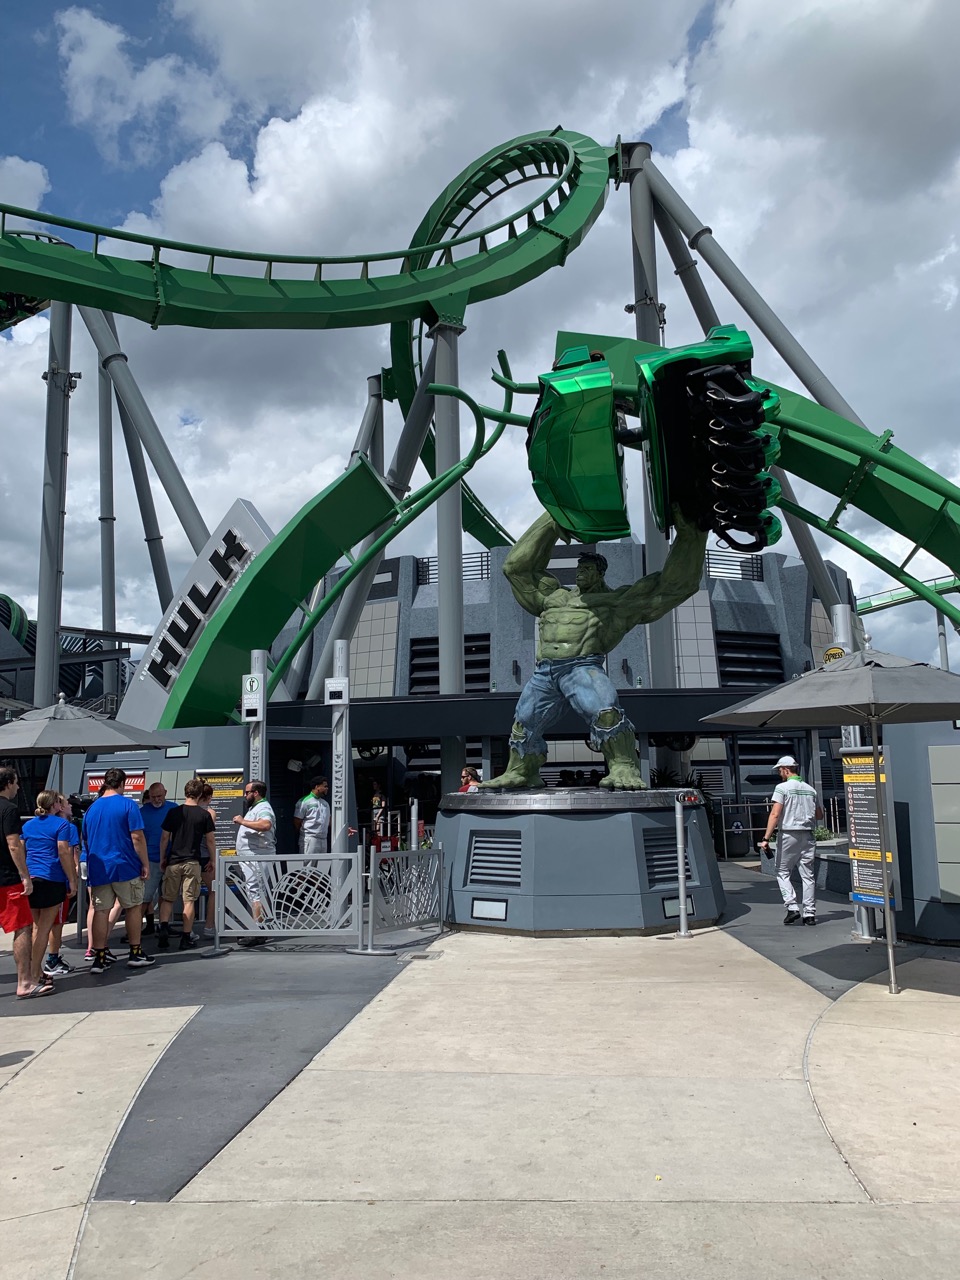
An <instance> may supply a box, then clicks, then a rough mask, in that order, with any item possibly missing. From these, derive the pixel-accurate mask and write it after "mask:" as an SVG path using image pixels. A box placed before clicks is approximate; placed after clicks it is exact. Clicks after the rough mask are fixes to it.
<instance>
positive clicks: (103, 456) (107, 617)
mask: <svg viewBox="0 0 960 1280" xmlns="http://www.w3.org/2000/svg"><path fill="white" fill-rule="evenodd" d="M97 408H98V424H99V444H100V626H101V627H102V628H103V630H104V631H116V629H117V561H116V527H117V518H116V514H115V510H114V504H113V384H112V383H111V381H110V378H109V376H108V374H107V372H106V370H105V369H104V368H103V367H102V366H101V368H100V370H99V372H98V375H97ZM104 648H105V649H106V648H111V649H113V648H116V645H115V644H114V642H113V641H112V640H105V641H104ZM101 670H102V671H103V692H104V693H105V694H106V693H118V692H119V679H118V677H119V672H118V670H117V664H116V663H114V662H105V663H104V664H103V667H102V668H101Z"/></svg>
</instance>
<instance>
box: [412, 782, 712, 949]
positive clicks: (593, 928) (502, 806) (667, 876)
mask: <svg viewBox="0 0 960 1280" xmlns="http://www.w3.org/2000/svg"><path fill="white" fill-rule="evenodd" d="M684 832H685V840H686V848H687V868H688V870H687V882H686V892H687V904H688V907H687V909H688V912H689V923H690V926H691V928H696V927H697V926H701V927H702V926H704V925H708V924H714V923H715V922H716V920H717V918H718V917H719V916H720V915H721V913H722V911H723V908H724V896H723V887H722V885H721V883H720V874H719V871H718V869H717V861H716V857H715V855H714V852H713V842H712V839H711V836H710V831H709V828H708V826H707V820H706V815H705V813H704V811H703V806H702V804H700V805H689V806H685V823H684ZM435 839H436V840H442V841H443V850H444V864H445V867H446V868H447V870H448V875H449V883H448V893H447V919H448V922H449V923H450V924H453V925H456V926H458V927H461V928H470V927H472V928H481V929H495V930H500V931H507V932H510V933H532V934H558V933H561V934H562V933H668V932H673V931H675V930H676V928H677V918H678V915H679V903H680V900H679V892H678V881H677V840H676V821H675V813H674V792H673V791H617V792H606V791H598V790H595V789H593V788H586V789H577V788H569V789H557V790H553V789H551V790H549V791H522V792H516V791H509V792H495V791H481V792H475V793H473V794H465V795H459V794H452V795H446V796H444V798H443V802H442V804H441V807H440V813H439V815H438V818H437V826H436V835H435Z"/></svg>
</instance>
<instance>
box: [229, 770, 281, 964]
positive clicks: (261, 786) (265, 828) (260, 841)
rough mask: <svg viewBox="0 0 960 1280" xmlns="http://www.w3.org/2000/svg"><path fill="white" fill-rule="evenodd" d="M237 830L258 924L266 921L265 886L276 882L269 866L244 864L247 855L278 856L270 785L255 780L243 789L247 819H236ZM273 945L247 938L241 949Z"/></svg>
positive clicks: (244, 813)
mask: <svg viewBox="0 0 960 1280" xmlns="http://www.w3.org/2000/svg"><path fill="white" fill-rule="evenodd" d="M233 821H234V825H235V826H236V828H237V837H236V839H237V858H238V859H239V860H240V870H241V871H242V873H243V879H244V882H245V884H246V886H247V897H248V898H249V900H250V911H251V914H252V916H253V918H254V920H255V921H256V922H257V924H258V925H259V924H261V922H262V921H263V898H264V885H265V884H268V883H270V881H271V879H272V869H271V867H270V865H269V864H268V863H263V862H244V861H243V858H244V854H247V855H249V854H251V853H267V854H275V853H276V852H277V818H276V814H275V813H274V812H273V806H272V805H271V804H270V802H269V801H268V800H267V784H266V783H265V782H261V781H260V780H259V779H258V778H251V779H250V780H249V782H247V783H246V784H245V785H244V788H243V817H242V818H241V816H240V815H239V814H236V815H235V816H234V819H233ZM268 941H269V939H268V938H264V937H253V938H245V939H243V940H242V941H241V942H240V944H239V945H240V946H247V947H263V946H265V945H266V944H267V942H268Z"/></svg>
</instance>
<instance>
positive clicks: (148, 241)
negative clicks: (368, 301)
mask: <svg viewBox="0 0 960 1280" xmlns="http://www.w3.org/2000/svg"><path fill="white" fill-rule="evenodd" d="M550 141H551V142H552V143H553V144H554V145H555V146H556V147H557V148H562V149H563V150H564V151H565V152H566V161H565V163H564V166H563V170H562V172H561V173H560V175H559V176H558V177H557V178H556V180H555V181H554V182H553V183H552V185H551V186H550V187H549V188H548V189H547V191H546V192H544V193H542V194H541V195H539V196H538V197H537V198H536V199H535V200H531V201H530V203H529V204H526V205H524V206H523V208H522V209H518V210H516V211H515V212H513V213H510V214H506V215H504V217H502V218H501V219H500V220H499V221H498V222H493V223H491V224H490V225H489V226H486V227H483V228H481V229H480V230H478V231H471V232H468V233H466V234H465V235H462V236H457V237H455V238H454V239H452V240H438V241H435V242H434V243H432V244H424V245H417V246H416V249H411V248H410V246H409V245H407V246H406V247H404V248H402V249H396V250H386V251H382V252H378V253H357V254H348V255H333V256H330V255H326V254H291V253H256V252H253V251H251V250H246V249H223V248H218V247H216V246H213V245H199V244H191V243H189V242H187V241H184V240H171V239H168V238H167V237H166V236H147V235H143V234H142V233H140V232H133V231H125V230H123V229H122V228H119V227H117V228H111V227H103V226H99V225H97V224H96V223H92V222H81V221H79V220H76V219H72V218H64V217H61V216H59V215H58V214H50V213H43V212H41V211H40V210H37V209H24V208H22V207H21V206H19V205H12V204H6V203H5V202H2V201H0V218H2V220H3V221H2V222H0V234H6V235H10V234H14V232H13V231H8V230H7V229H6V228H5V226H3V223H5V221H6V218H7V217H8V216H9V217H17V218H26V219H28V220H30V221H33V222H39V223H41V224H42V225H44V226H53V227H63V228H65V229H67V230H70V231H81V232H83V233H84V234H85V235H91V236H94V237H95V238H96V239H98V240H120V241H123V242H125V243H128V244H135V245H139V246H141V247H142V248H144V249H150V250H152V251H153V254H154V256H155V257H156V254H157V252H158V251H162V250H163V249H169V250H171V251H172V252H175V253H189V254H194V255H195V256H196V257H200V258H207V259H213V260H214V261H216V259H217V258H227V259H230V260H232V261H239V262H258V263H263V264H265V265H267V264H273V263H280V262H282V263H288V264H291V265H298V266H318V265H319V266H321V267H325V266H354V265H357V266H359V265H362V264H364V263H371V262H394V261H397V260H398V259H399V260H401V261H402V260H404V259H407V258H411V257H413V256H414V255H417V256H420V255H423V254H434V253H439V252H446V251H447V250H450V249H455V248H457V247H458V246H459V245H462V244H471V243H473V242H474V241H479V240H483V239H486V238H487V237H488V236H491V235H493V234H494V233H496V232H497V231H502V230H503V229H504V228H505V227H507V228H509V227H511V226H512V225H513V224H514V223H517V222H519V221H521V219H523V218H526V217H527V216H528V215H529V214H532V213H533V211H534V210H535V209H537V208H539V207H541V206H543V205H544V204H546V203H547V202H549V200H550V197H551V196H553V195H556V194H557V193H558V191H559V188H560V187H562V186H563V184H564V183H565V182H567V181H568V180H569V178H570V175H571V174H572V173H573V171H574V169H575V168H576V164H577V156H576V152H575V151H574V149H573V147H572V146H570V144H569V143H568V142H566V141H565V140H564V139H562V138H552V139H550ZM517 151H518V152H521V153H522V148H517ZM495 176H496V175H495ZM531 176H532V175H531ZM544 176H546V175H544ZM568 194H569V193H567V192H564V193H563V194H562V195H561V197H560V202H561V203H562V202H563V201H564V200H566V199H567V197H568ZM552 212H554V210H553V209H552V208H550V209H549V210H548V211H547V212H546V213H545V214H544V216H548V215H549V213H552ZM526 229H527V228H524V230H526ZM23 230H24V231H26V232H27V233H28V234H29V232H30V230H31V229H30V228H23ZM19 232H20V229H19V228H18V229H17V232H16V233H17V234H19ZM73 247H76V246H73ZM480 252H481V253H484V252H488V249H487V246H486V245H484V246H483V247H482V248H481V250H480Z"/></svg>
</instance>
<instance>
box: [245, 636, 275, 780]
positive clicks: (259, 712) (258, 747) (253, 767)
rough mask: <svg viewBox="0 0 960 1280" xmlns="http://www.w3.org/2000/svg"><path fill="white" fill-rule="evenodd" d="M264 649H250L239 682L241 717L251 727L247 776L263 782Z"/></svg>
mask: <svg viewBox="0 0 960 1280" xmlns="http://www.w3.org/2000/svg"><path fill="white" fill-rule="evenodd" d="M268 656H269V655H268V653H267V650H266V649H252V650H251V651H250V670H249V671H248V672H247V674H246V675H245V676H244V677H243V679H242V680H241V682H240V717H241V719H242V720H243V723H244V724H245V725H247V726H248V728H249V730H250V755H249V762H250V773H249V775H248V776H249V777H250V778H256V779H258V780H260V781H263V782H266V777H265V774H264V751H263V722H264V720H265V719H266V712H267V658H268Z"/></svg>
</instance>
